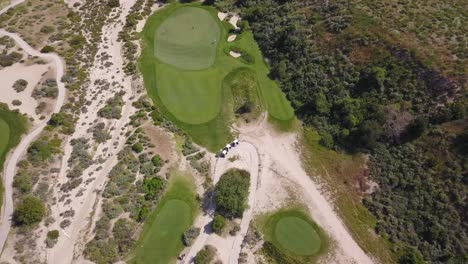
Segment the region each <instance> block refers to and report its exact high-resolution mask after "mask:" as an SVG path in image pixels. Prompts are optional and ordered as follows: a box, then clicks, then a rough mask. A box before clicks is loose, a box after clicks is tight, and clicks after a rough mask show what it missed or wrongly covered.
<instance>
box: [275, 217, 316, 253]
mask: <svg viewBox="0 0 468 264" xmlns="http://www.w3.org/2000/svg"><path fill="white" fill-rule="evenodd" d="M275 237H276V240H277V241H278V243H279V244H280V245H281V246H282V247H283V248H285V249H287V250H289V251H291V252H292V253H294V254H295V255H299V256H308V255H313V254H315V253H317V252H318V251H319V250H320V244H321V242H320V237H319V235H318V234H317V232H315V230H314V228H313V227H312V225H310V224H309V223H308V222H306V221H305V220H303V219H301V218H299V217H295V216H293V217H291V216H288V217H283V218H281V219H280V220H279V221H278V223H276V227H275Z"/></svg>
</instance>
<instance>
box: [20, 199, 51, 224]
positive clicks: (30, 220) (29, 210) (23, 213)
mask: <svg viewBox="0 0 468 264" xmlns="http://www.w3.org/2000/svg"><path fill="white" fill-rule="evenodd" d="M45 213H46V211H45V206H44V203H43V202H42V201H41V200H39V199H38V198H36V197H34V196H30V195H28V196H26V197H25V198H24V199H23V200H22V201H20V202H19V204H18V206H17V207H16V209H15V211H14V213H13V220H14V222H15V224H17V225H19V226H29V225H32V224H35V223H38V222H40V221H41V220H42V218H43V217H44V216H45Z"/></svg>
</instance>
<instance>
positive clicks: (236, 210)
mask: <svg viewBox="0 0 468 264" xmlns="http://www.w3.org/2000/svg"><path fill="white" fill-rule="evenodd" d="M249 187H250V174H249V172H247V171H245V170H239V169H231V170H229V171H227V172H226V173H224V174H223V175H222V176H221V178H220V180H219V182H218V183H217V184H216V187H215V191H214V195H215V196H214V197H215V203H216V211H217V212H218V213H219V214H221V215H223V216H224V217H228V218H233V217H241V216H242V213H243V212H244V210H245V209H246V208H247V197H248V195H249Z"/></svg>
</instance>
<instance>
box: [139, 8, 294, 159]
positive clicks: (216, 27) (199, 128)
mask: <svg viewBox="0 0 468 264" xmlns="http://www.w3.org/2000/svg"><path fill="white" fill-rule="evenodd" d="M183 21H186V22H187V21H189V22H191V23H182V22H183ZM228 30H229V29H228V28H227V26H226V24H225V23H221V22H220V21H219V19H218V18H217V16H216V10H215V9H214V8H211V7H207V6H202V5H199V4H178V3H174V4H171V5H168V6H166V7H164V8H163V9H162V10H160V11H158V12H157V14H156V15H153V16H151V17H150V18H149V19H148V21H147V24H146V26H145V28H144V30H143V46H144V48H143V51H142V55H141V57H140V59H139V69H140V71H141V72H142V74H143V77H144V82H145V86H146V88H147V90H148V94H149V95H150V97H151V98H152V99H153V100H154V101H155V103H156V105H158V106H159V108H160V109H159V110H160V111H161V112H162V113H163V114H164V115H165V116H166V117H167V118H169V119H170V120H171V121H173V122H174V123H175V124H176V125H178V126H179V127H180V128H181V129H183V130H184V131H185V132H187V133H188V134H189V135H190V136H191V137H192V138H193V140H194V141H195V142H196V143H199V144H202V145H204V146H206V147H208V148H209V149H210V150H213V151H214V150H217V149H218V148H219V147H221V146H223V145H224V144H225V143H226V142H227V141H228V140H229V139H230V138H231V135H230V132H229V129H228V126H229V123H230V122H231V121H232V117H233V116H234V111H235V110H234V109H232V101H231V100H232V94H231V92H232V87H229V85H223V83H224V82H225V78H226V76H227V75H228V74H229V73H230V72H232V71H234V70H236V69H238V68H243V67H247V68H248V69H249V70H251V71H252V72H253V73H254V75H256V79H257V80H256V81H257V85H258V87H257V88H256V89H257V90H258V91H256V92H254V93H253V94H260V95H261V97H260V98H261V99H262V101H263V102H262V105H265V106H266V110H268V112H269V114H270V117H272V118H275V119H278V120H282V121H284V122H289V121H291V120H292V119H293V118H294V113H293V111H292V108H291V107H290V105H289V103H288V101H287V100H286V98H285V96H284V94H282V93H281V90H280V89H279V88H278V86H277V85H276V83H275V82H273V81H271V80H270V79H269V78H268V72H269V70H268V67H267V66H266V64H265V63H264V60H263V58H262V55H261V53H260V51H259V49H258V47H257V45H256V44H255V41H254V40H253V35H252V34H251V33H250V32H248V31H247V30H246V31H245V32H243V33H242V36H241V37H239V42H238V43H236V44H235V45H236V46H240V47H241V48H242V50H244V51H245V52H246V53H248V54H250V56H253V57H255V58H254V60H253V61H254V63H251V64H246V63H245V62H243V61H242V60H240V59H235V58H233V57H231V56H229V55H228V54H227V53H226V52H225V49H229V47H230V46H231V45H232V46H233V45H234V44H233V43H228V42H227V36H228ZM199 31H201V32H202V34H200V32H199ZM190 36H191V37H190Z"/></svg>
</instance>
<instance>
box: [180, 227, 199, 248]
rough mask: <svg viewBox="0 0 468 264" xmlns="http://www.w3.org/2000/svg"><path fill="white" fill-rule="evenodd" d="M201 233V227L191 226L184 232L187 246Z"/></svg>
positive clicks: (183, 237) (184, 240) (183, 238)
mask: <svg viewBox="0 0 468 264" xmlns="http://www.w3.org/2000/svg"><path fill="white" fill-rule="evenodd" d="M199 235H200V228H198V227H190V228H189V229H187V231H185V232H184V234H183V236H182V242H183V243H184V245H185V246H187V247H188V246H191V245H192V243H193V241H194V240H195V239H196V238H197V237H198V236H199Z"/></svg>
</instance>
